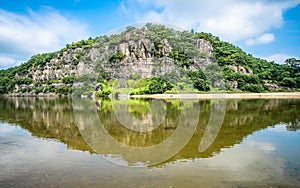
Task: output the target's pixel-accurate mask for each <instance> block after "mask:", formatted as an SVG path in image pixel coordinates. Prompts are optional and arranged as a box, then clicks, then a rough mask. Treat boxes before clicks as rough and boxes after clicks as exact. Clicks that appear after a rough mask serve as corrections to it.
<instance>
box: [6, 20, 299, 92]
mask: <svg viewBox="0 0 300 188" xmlns="http://www.w3.org/2000/svg"><path fill="white" fill-rule="evenodd" d="M299 68H300V60H297V59H294V58H291V59H288V60H286V64H283V65H279V64H276V63H274V62H268V61H266V60H263V59H259V58H255V57H253V56H252V55H250V54H247V53H245V52H244V51H242V50H241V49H240V48H238V47H236V46H234V45H232V44H230V43H228V42H224V41H221V40H220V39H219V38H218V37H215V36H213V35H212V34H209V33H203V32H201V33H195V32H193V31H177V30H174V29H172V28H168V27H166V26H164V25H155V24H150V23H149V24H146V25H145V26H144V27H142V28H135V27H131V26H130V27H127V28H126V29H125V31H123V32H121V33H119V34H112V35H110V36H106V35H104V36H100V37H96V38H94V39H93V38H89V39H87V40H81V41H79V42H76V43H72V44H67V45H66V47H65V48H63V49H61V50H60V51H57V52H52V53H46V54H37V55H34V56H33V57H31V59H29V60H28V61H27V62H25V63H23V64H21V65H20V66H17V67H13V68H9V69H6V70H1V71H0V93H2V94H4V93H8V94H11V95H44V94H53V95H54V94H65V95H67V94H70V93H74V94H77V95H91V94H92V93H94V94H96V95H98V96H106V95H109V94H110V93H112V92H113V91H117V92H128V93H130V94H152V93H164V92H169V93H172V92H174V93H176V92H178V91H186V92H206V91H216V90H222V91H233V92H241V91H245V92H265V91H286V90H299V88H300V71H299Z"/></svg>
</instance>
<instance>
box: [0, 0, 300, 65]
mask: <svg viewBox="0 0 300 188" xmlns="http://www.w3.org/2000/svg"><path fill="white" fill-rule="evenodd" d="M299 12H300V0H226V1H221V0H111V1H104V0H39V1H36V0H18V1H17V0H15V1H13V0H0V69H5V68H8V67H12V66H16V65H19V64H21V63H23V62H26V61H27V60H28V59H29V58H30V57H31V56H33V55H35V54H38V53H45V52H52V51H58V50H60V49H61V48H63V47H65V46H66V44H68V43H72V42H76V41H79V40H82V39H87V38H88V37H96V36H100V35H105V34H109V33H111V32H112V31H114V30H116V29H118V28H123V27H126V26H128V25H132V24H136V23H145V22H156V23H166V24H171V25H174V26H176V27H179V28H182V29H185V30H191V29H194V31H197V32H201V31H204V32H209V33H212V34H213V35H215V36H218V37H220V39H222V40H224V41H228V42H230V43H232V44H234V45H237V46H239V47H240V48H242V49H243V50H244V51H245V52H247V53H249V54H252V55H254V56H255V57H259V58H263V59H267V60H269V61H275V62H276V63H284V60H286V59H287V58H292V57H295V58H297V59H299V58H300V14H299Z"/></svg>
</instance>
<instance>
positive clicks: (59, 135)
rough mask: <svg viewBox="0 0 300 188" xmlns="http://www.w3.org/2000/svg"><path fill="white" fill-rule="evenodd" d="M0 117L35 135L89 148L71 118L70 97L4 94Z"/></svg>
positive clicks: (81, 148) (80, 148)
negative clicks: (10, 96)
mask: <svg viewBox="0 0 300 188" xmlns="http://www.w3.org/2000/svg"><path fill="white" fill-rule="evenodd" d="M0 120H3V121H8V122H10V123H14V124H17V125H19V126H21V127H22V128H24V129H27V130H28V131H30V133H31V134H32V135H33V136H35V137H40V138H50V139H56V140H58V141H60V142H62V143H65V144H67V146H68V147H69V148H72V149H78V150H82V151H90V152H92V150H91V148H90V147H89V146H88V145H87V144H86V143H85V142H84V140H83V139H82V137H81V135H80V132H79V131H78V128H77V126H76V124H75V121H74V116H73V110H72V104H71V101H70V100H66V99H58V98H7V99H1V100H0Z"/></svg>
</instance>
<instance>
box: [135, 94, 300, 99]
mask: <svg viewBox="0 0 300 188" xmlns="http://www.w3.org/2000/svg"><path fill="white" fill-rule="evenodd" d="M130 97H131V98H153V99H260V98H262V99H281V98H300V92H276V93H209V94H208V93H205V94H152V95H132V96H130Z"/></svg>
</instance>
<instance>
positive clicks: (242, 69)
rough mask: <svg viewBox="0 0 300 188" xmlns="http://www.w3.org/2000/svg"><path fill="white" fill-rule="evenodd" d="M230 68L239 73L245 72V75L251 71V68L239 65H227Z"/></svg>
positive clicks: (250, 73)
mask: <svg viewBox="0 0 300 188" xmlns="http://www.w3.org/2000/svg"><path fill="white" fill-rule="evenodd" d="M229 67H230V68H232V69H233V70H234V71H236V72H239V73H241V74H246V75H252V74H253V72H252V70H248V69H246V68H245V67H243V66H241V65H238V66H236V65H229Z"/></svg>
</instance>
